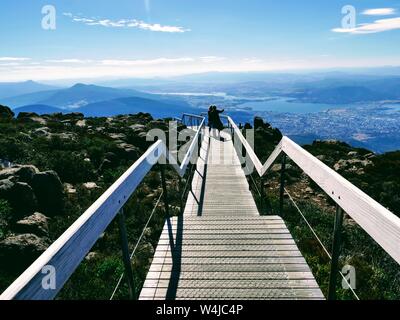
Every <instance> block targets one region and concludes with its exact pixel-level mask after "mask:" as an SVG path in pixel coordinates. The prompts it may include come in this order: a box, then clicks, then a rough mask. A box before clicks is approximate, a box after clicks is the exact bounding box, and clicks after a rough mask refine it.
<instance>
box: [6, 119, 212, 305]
mask: <svg viewBox="0 0 400 320" xmlns="http://www.w3.org/2000/svg"><path fill="white" fill-rule="evenodd" d="M190 118H193V119H195V120H190ZM188 119H189V122H190V123H191V124H196V126H195V127H196V131H195V135H194V137H193V138H192V141H191V143H190V146H189V148H188V150H187V152H186V154H185V157H184V159H183V161H182V163H181V164H180V165H179V164H177V161H176V159H174V158H173V156H172V155H171V154H170V153H169V151H168V149H167V147H166V145H165V143H164V142H163V141H161V140H158V141H157V142H155V143H154V144H153V145H152V146H151V147H150V148H149V149H148V150H147V151H146V152H145V154H143V156H142V157H141V158H140V159H139V160H137V161H136V162H135V163H134V164H133V165H132V166H131V167H130V168H129V169H128V170H127V171H126V172H125V173H124V174H123V175H122V176H121V177H120V178H119V179H118V180H117V181H116V182H115V183H114V184H113V185H112V186H111V187H110V188H109V189H108V190H107V191H106V192H104V193H103V195H102V196H100V198H99V199H98V200H97V201H96V202H94V203H93V204H92V205H91V206H90V208H89V209H87V210H86V211H85V213H83V214H82V215H81V216H80V217H79V218H78V219H77V220H76V221H75V222H74V223H73V224H72V225H71V226H70V227H69V228H68V229H67V230H66V231H65V232H64V233H63V234H62V235H61V236H60V237H59V238H58V239H57V240H56V241H55V242H54V243H53V244H52V245H51V246H50V247H49V248H48V249H47V250H46V251H45V252H44V253H43V254H42V255H41V256H40V257H39V258H38V259H37V260H36V261H35V262H34V263H33V264H32V265H31V266H30V267H29V268H28V269H26V270H25V272H23V273H22V274H21V275H20V276H19V277H18V278H17V279H16V280H15V281H14V282H13V283H12V284H11V285H10V286H9V287H8V288H7V289H6V290H5V291H4V292H3V293H2V294H1V296H0V300H12V299H16V300H25V299H30V300H48V299H54V298H55V297H56V295H57V294H58V292H59V291H60V290H61V289H62V287H63V286H64V284H65V283H66V282H67V280H68V279H69V278H70V276H71V275H72V274H73V273H74V271H75V269H76V268H77V267H78V266H79V265H80V263H81V262H82V260H83V259H84V258H85V256H86V255H87V254H88V253H89V251H90V249H91V248H92V247H93V245H94V244H95V243H96V241H97V240H98V239H99V237H100V236H101V234H102V233H103V232H104V231H105V229H106V228H107V227H108V226H109V225H110V223H111V222H112V221H113V220H114V219H115V217H116V216H118V224H119V229H120V237H121V246H122V254H123V261H124V266H125V276H126V279H127V282H128V286H129V295H130V297H131V298H135V297H136V292H135V289H134V281H133V274H132V267H131V257H132V256H133V254H134V253H135V251H136V248H137V246H138V244H139V243H140V241H141V239H142V236H140V237H139V240H138V244H137V245H136V246H135V249H134V251H133V253H129V251H128V250H129V249H128V239H127V232H126V226H125V217H124V213H123V207H124V205H125V203H126V202H127V201H128V200H129V198H130V197H131V195H132V194H133V193H134V192H135V190H136V189H137V187H138V186H139V185H140V183H141V182H142V181H143V179H144V178H145V176H146V175H147V174H148V173H149V172H150V170H151V169H152V168H153V167H154V165H156V164H157V163H158V162H159V161H160V160H162V159H169V160H173V164H171V165H172V167H173V168H174V169H175V170H176V172H177V173H178V175H179V176H180V177H181V178H182V177H184V176H185V174H186V171H187V168H188V166H189V165H190V162H195V159H193V158H194V156H196V158H197V156H198V155H199V154H200V152H199V149H198V148H200V146H201V139H202V136H203V135H202V130H203V128H204V126H205V118H203V117H199V116H195V115H189V114H184V115H183V118H182V119H181V120H180V121H181V122H182V123H184V122H186V121H188ZM193 127H194V126H192V129H193ZM196 151H197V153H196ZM164 170H165V169H164V166H163V165H160V175H161V184H162V189H163V192H162V194H161V196H160V199H161V197H163V202H164V206H165V212H166V215H167V216H168V215H169V204H168V195H167V185H166V178H165V173H164ZM160 199H159V200H158V201H157V204H156V207H157V206H158V205H159V201H160ZM181 202H182V201H181ZM181 210H182V208H181ZM153 214H154V211H153V213H152V215H151V216H150V219H151V218H152V217H153ZM149 221H150V220H149ZM149 221H148V223H149ZM148 223H147V224H148ZM147 224H146V226H147ZM46 267H47V268H46ZM48 267H50V268H51V270H54V271H55V273H54V276H55V277H56V286H55V288H50V289H49V288H47V287H45V286H43V285H42V281H43V279H46V276H48V274H47V273H46V272H45V271H44V270H47V269H48ZM121 281H122V279H120V280H119V281H118V284H117V288H116V289H115V290H114V293H113V295H112V296H114V294H115V291H116V290H117V289H118V286H119V284H120V283H121Z"/></svg>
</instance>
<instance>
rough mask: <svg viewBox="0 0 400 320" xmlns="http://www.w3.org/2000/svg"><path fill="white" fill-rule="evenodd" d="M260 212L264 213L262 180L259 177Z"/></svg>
mask: <svg viewBox="0 0 400 320" xmlns="http://www.w3.org/2000/svg"><path fill="white" fill-rule="evenodd" d="M260 210H261V212H263V211H264V179H263V177H260Z"/></svg>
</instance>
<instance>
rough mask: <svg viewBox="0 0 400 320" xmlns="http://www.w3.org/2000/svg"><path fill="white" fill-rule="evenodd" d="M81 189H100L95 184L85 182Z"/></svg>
mask: <svg viewBox="0 0 400 320" xmlns="http://www.w3.org/2000/svg"><path fill="white" fill-rule="evenodd" d="M82 187H83V188H85V189H86V190H94V189H99V188H100V187H99V186H98V185H97V184H96V183H95V182H86V183H83V184H82Z"/></svg>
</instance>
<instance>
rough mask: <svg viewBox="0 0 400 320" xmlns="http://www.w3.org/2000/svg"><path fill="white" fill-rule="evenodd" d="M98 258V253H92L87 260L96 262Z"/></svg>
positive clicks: (87, 256)
mask: <svg viewBox="0 0 400 320" xmlns="http://www.w3.org/2000/svg"><path fill="white" fill-rule="evenodd" d="M98 256H99V254H98V253H97V252H95V251H91V252H89V253H88V254H87V255H86V257H85V260H86V261H91V260H95V259H96V258H97V257H98Z"/></svg>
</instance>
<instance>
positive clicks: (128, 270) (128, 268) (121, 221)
mask: <svg viewBox="0 0 400 320" xmlns="http://www.w3.org/2000/svg"><path fill="white" fill-rule="evenodd" d="M118 226H119V234H120V238H121V249H122V259H123V261H124V267H125V277H126V279H127V281H128V287H129V298H130V299H131V300H133V299H135V298H136V290H135V283H134V281H133V271H132V264H131V257H130V255H129V246H128V237H127V235H126V225H125V215H124V210H123V209H121V210H120V211H119V213H118Z"/></svg>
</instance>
